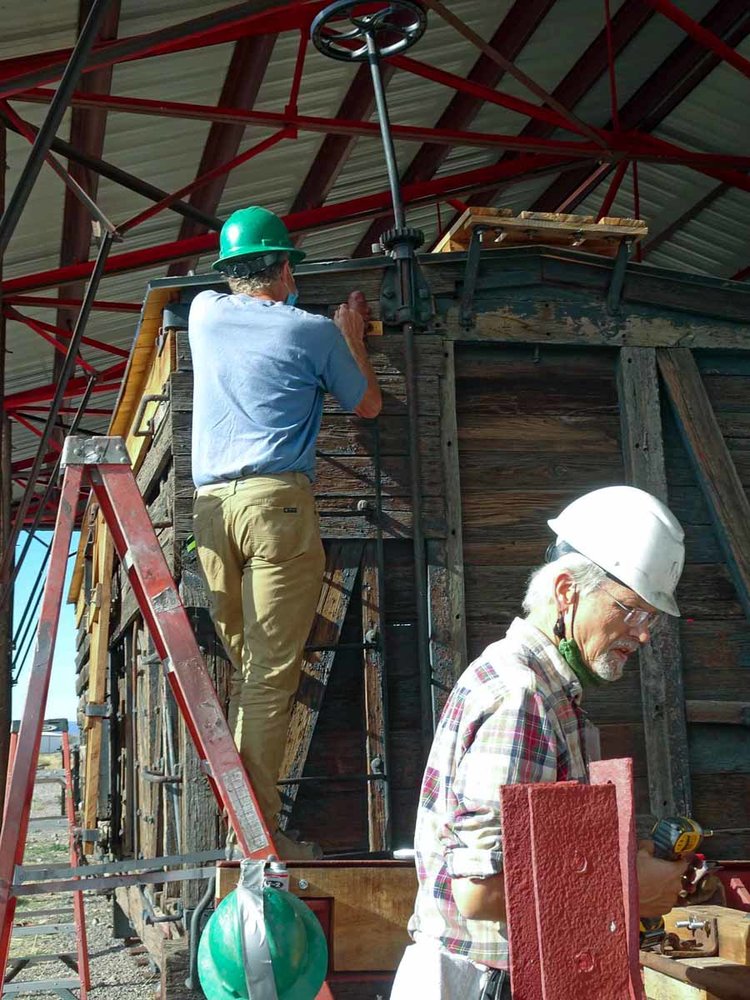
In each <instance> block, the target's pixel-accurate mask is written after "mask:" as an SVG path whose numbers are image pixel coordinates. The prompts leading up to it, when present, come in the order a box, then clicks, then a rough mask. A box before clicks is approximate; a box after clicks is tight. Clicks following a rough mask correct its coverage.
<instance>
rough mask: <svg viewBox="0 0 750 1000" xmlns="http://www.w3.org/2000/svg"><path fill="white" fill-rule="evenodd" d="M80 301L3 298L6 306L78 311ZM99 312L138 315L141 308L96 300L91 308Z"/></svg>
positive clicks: (23, 296) (36, 297) (48, 298)
mask: <svg viewBox="0 0 750 1000" xmlns="http://www.w3.org/2000/svg"><path fill="white" fill-rule="evenodd" d="M81 301H82V300H81V299H61V298H56V297H52V296H45V295H10V296H5V298H3V305H6V306H33V307H34V308H35V309H61V308H67V309H76V310H77V309H79V308H80V306H81ZM92 308H93V309H96V310H99V312H122V313H139V312H140V311H141V308H142V307H141V306H140V305H139V303H137V302H108V301H106V300H104V299H97V300H96V301H95V302H94V305H93V307H92Z"/></svg>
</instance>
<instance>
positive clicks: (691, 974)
mask: <svg viewBox="0 0 750 1000" xmlns="http://www.w3.org/2000/svg"><path fill="white" fill-rule="evenodd" d="M641 961H642V963H643V965H644V970H643V971H644V985H645V986H646V996H647V998H648V1000H747V997H748V996H750V969H748V968H747V967H745V966H742V965H737V964H736V963H735V962H730V961H728V960H727V959H725V958H719V957H717V958H689V959H677V960H675V959H670V958H665V957H664V956H662V955H656V954H654V953H644V952H641ZM646 966H648V967H646ZM650 973H654V977H651V976H650V975H649V974H650Z"/></svg>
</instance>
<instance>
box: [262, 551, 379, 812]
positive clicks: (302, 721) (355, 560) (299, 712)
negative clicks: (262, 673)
mask: <svg viewBox="0 0 750 1000" xmlns="http://www.w3.org/2000/svg"><path fill="white" fill-rule="evenodd" d="M362 548H363V546H362V543H361V542H334V543H332V544H331V545H329V547H328V550H327V552H326V568H325V575H324V577H323V585H322V588H321V592H320V598H319V599H318V610H317V612H316V615H315V618H314V620H313V624H312V628H311V629H310V635H309V637H308V640H307V646H321V645H327V646H331V647H333V648H331V649H327V650H323V651H320V652H310V653H305V657H304V660H303V663H302V673H301V676H300V682H299V687H298V689H297V694H296V696H295V700H294V705H293V707H292V717H291V720H290V723H289V735H288V737H287V744H286V751H285V754H284V760H283V761H282V764H281V770H280V774H279V777H280V779H283V780H292V779H295V778H301V777H302V774H303V772H304V770H305V764H306V762H307V755H308V753H309V750H310V744H311V742H312V738H313V733H314V732H315V726H316V723H317V721H318V716H319V714H320V710H321V708H322V705H323V699H324V697H325V692H326V687H327V684H328V679H329V677H330V674H331V670H332V669H333V663H334V658H335V655H336V650H335V646H336V645H337V644H338V641H339V636H340V634H341V627H342V625H343V623H344V618H345V617H346V612H347V609H348V607H349V601H350V599H351V595H352V591H353V589H354V584H355V582H356V579H357V575H358V573H359V566H360V561H361V559H362ZM298 788H299V786H298V785H295V784H290V785H284V786H282V789H281V791H282V810H281V821H280V825H281V828H282V829H286V827H287V826H288V824H289V819H290V816H291V813H292V809H293V808H294V801H295V799H296V797H297V791H298Z"/></svg>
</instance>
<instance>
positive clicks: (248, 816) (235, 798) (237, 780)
mask: <svg viewBox="0 0 750 1000" xmlns="http://www.w3.org/2000/svg"><path fill="white" fill-rule="evenodd" d="M224 789H225V792H226V796H227V800H228V803H231V806H232V809H233V810H234V813H235V815H236V816H237V822H238V823H239V826H240V828H241V830H242V833H243V834H244V835H245V839H246V841H247V846H248V848H249V850H250V851H252V852H255V851H262V850H263V848H264V847H268V846H269V845H268V838H267V837H266V835H265V833H264V831H263V826H262V824H261V821H260V817H259V816H258V812H257V810H256V808H255V805H254V804H253V800H252V798H251V797H250V793H249V792H248V790H247V777H246V775H245V772H244V771H243V770H242V769H241V768H239V767H235V768H234V769H233V770H231V771H227V773H226V775H225V776H224Z"/></svg>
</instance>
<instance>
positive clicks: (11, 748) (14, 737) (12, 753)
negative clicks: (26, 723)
mask: <svg viewBox="0 0 750 1000" xmlns="http://www.w3.org/2000/svg"><path fill="white" fill-rule="evenodd" d="M17 745H18V733H17V732H15V731H12V732H11V734H10V743H9V744H8V766H7V768H6V771H5V801H4V802H3V822H5V810H6V809H7V808H8V798H9V797H10V779H11V777H12V775H13V764H14V762H15V759H16V746H17Z"/></svg>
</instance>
